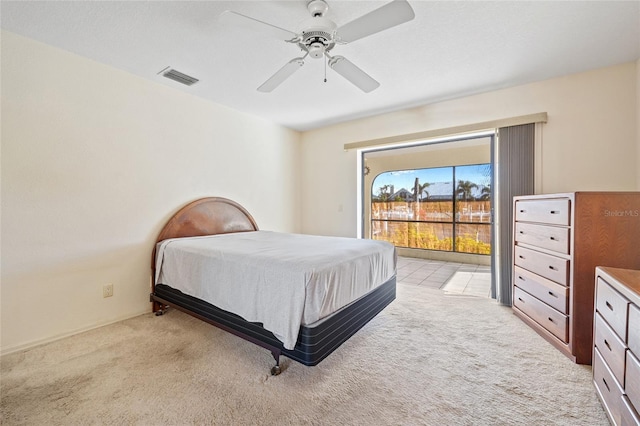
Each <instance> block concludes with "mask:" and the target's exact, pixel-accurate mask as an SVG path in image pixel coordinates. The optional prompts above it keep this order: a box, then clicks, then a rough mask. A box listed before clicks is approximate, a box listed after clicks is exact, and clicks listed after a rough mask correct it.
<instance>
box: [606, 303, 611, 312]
mask: <svg viewBox="0 0 640 426" xmlns="http://www.w3.org/2000/svg"><path fill="white" fill-rule="evenodd" d="M605 305H607V308H609V309H611V310H612V311H613V306H611V303H609V302H605Z"/></svg>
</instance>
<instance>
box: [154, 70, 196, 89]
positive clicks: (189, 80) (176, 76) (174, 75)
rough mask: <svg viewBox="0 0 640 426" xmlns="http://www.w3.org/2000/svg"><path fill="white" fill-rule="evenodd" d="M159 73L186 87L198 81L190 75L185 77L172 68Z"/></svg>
mask: <svg viewBox="0 0 640 426" xmlns="http://www.w3.org/2000/svg"><path fill="white" fill-rule="evenodd" d="M160 73H161V74H162V75H163V76H164V77H167V78H169V79H171V80H173V81H177V82H178V83H182V84H186V85H187V86H192V85H194V84H196V83H197V82H198V81H200V80H198V79H197V78H195V77H191V76H190V75H186V74H183V73H181V72H180V71H176V70H174V69H173V68H170V67H167V68H165V69H163V70H162V71H160Z"/></svg>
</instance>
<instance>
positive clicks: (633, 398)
mask: <svg viewBox="0 0 640 426" xmlns="http://www.w3.org/2000/svg"><path fill="white" fill-rule="evenodd" d="M637 254H638V255H640V251H638V252H637ZM595 273H596V278H595V285H596V295H595V298H596V301H595V312H594V331H593V334H594V341H593V384H594V386H595V388H596V391H597V394H598V397H599V398H600V401H601V402H602V405H603V406H604V408H605V411H606V412H607V415H608V416H609V419H610V420H611V421H612V422H613V424H614V425H624V426H626V425H636V426H640V417H639V416H638V410H640V361H639V360H638V357H640V352H639V350H640V271H638V270H629V269H619V268H608V267H598V268H596V271H595Z"/></svg>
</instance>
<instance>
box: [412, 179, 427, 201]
mask: <svg viewBox="0 0 640 426" xmlns="http://www.w3.org/2000/svg"><path fill="white" fill-rule="evenodd" d="M430 186H431V184H430V183H429V182H425V183H423V184H422V185H420V182H419V181H418V178H416V180H415V183H414V184H413V188H412V189H411V192H412V193H413V199H414V201H420V195H422V193H423V192H424V193H426V194H427V198H429V193H428V192H427V191H425V190H426V189H427V188H428V187H430ZM422 199H423V200H424V197H423V198H422Z"/></svg>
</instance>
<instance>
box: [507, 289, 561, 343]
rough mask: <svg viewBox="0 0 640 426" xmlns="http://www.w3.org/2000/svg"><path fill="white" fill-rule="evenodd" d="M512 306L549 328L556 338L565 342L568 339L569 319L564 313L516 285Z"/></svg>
mask: <svg viewBox="0 0 640 426" xmlns="http://www.w3.org/2000/svg"><path fill="white" fill-rule="evenodd" d="M513 306H515V307H516V308H518V309H520V310H521V311H522V312H524V313H525V314H527V315H528V316H529V317H530V318H531V319H533V320H534V321H535V322H537V323H538V324H540V325H541V326H542V327H544V328H545V329H547V330H549V331H550V332H551V333H552V334H553V335H554V336H556V337H557V338H558V339H560V340H562V341H563V342H565V343H566V342H568V341H569V328H568V325H569V319H568V317H567V316H566V315H564V314H562V313H560V312H558V311H556V310H555V309H553V308H552V307H551V306H549V305H547V304H545V303H542V302H541V301H539V300H538V299H536V298H535V297H533V296H531V295H530V294H529V293H527V292H526V291H524V290H522V289H520V288H518V287H514V288H513Z"/></svg>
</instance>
